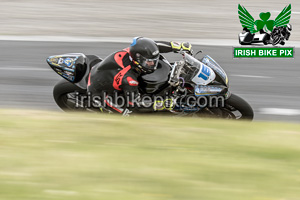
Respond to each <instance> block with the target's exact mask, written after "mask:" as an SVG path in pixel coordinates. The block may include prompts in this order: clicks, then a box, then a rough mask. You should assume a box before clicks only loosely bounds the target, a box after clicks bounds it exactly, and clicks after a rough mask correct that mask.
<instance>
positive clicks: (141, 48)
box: [129, 37, 159, 74]
mask: <svg viewBox="0 0 300 200" xmlns="http://www.w3.org/2000/svg"><path fill="white" fill-rule="evenodd" d="M129 53H130V56H131V58H132V60H133V63H134V64H135V65H136V66H137V67H138V68H139V69H140V70H141V71H142V72H143V73H145V74H149V73H152V72H154V71H155V70H156V68H157V64H158V60H159V50H158V46H157V44H156V43H155V42H154V41H153V40H151V39H149V38H145V37H135V38H133V42H132V44H131V45H130V49H129Z"/></svg>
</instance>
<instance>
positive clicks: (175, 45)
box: [171, 42, 193, 54]
mask: <svg viewBox="0 0 300 200" xmlns="http://www.w3.org/2000/svg"><path fill="white" fill-rule="evenodd" d="M171 46H172V49H173V51H174V52H177V51H180V50H183V51H186V52H187V53H189V54H192V53H193V50H192V45H191V44H190V43H189V42H182V43H179V42H171Z"/></svg>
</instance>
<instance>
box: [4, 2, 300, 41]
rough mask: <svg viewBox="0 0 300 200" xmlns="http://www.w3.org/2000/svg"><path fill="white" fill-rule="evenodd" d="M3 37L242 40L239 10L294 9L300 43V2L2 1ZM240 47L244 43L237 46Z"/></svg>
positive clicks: (256, 13)
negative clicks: (45, 36) (287, 6)
mask: <svg viewBox="0 0 300 200" xmlns="http://www.w3.org/2000/svg"><path fill="white" fill-rule="evenodd" d="M0 3H1V6H0V28H1V29H0V35H51V36H92V37H134V36H136V35H142V36H147V37H155V38H162V37H163V38H170V39H173V38H197V39H221V40H222V39H233V40H236V39H237V34H238V33H239V32H240V31H241V30H242V28H241V25H240V22H239V19H238V15H237V13H238V4H239V3H240V4H242V5H243V6H245V7H246V9H247V10H248V11H249V12H250V14H251V15H252V16H253V17H254V18H255V19H259V13H261V12H271V18H270V19H275V18H276V16H277V15H278V14H279V12H281V11H282V10H283V8H284V7H285V6H286V5H288V4H290V3H291V4H292V11H293V13H292V17H291V23H292V24H293V25H294V26H295V30H294V31H293V33H292V36H293V37H291V40H293V41H299V40H300V33H299V32H298V31H297V29H296V27H299V23H300V2H299V1H296V0H291V1H278V0H277V1H270V0H267V1H259V0H254V1H233V0H229V1H221V0H210V1H198V0H186V1H181V0H165V1H158V0H153V1H138V0H129V1H122V0H112V1H104V0H102V1H101V0H86V1H81V0H51V1H46V0H13V1H11V0H10V1H8V0H1V1H0ZM237 44H238V43H237Z"/></svg>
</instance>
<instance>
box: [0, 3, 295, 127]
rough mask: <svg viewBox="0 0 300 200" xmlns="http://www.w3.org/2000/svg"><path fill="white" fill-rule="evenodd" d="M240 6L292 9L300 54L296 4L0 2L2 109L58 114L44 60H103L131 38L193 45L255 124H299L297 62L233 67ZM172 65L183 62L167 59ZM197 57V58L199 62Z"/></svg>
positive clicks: (239, 62) (237, 62)
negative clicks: (79, 56) (222, 73)
mask: <svg viewBox="0 0 300 200" xmlns="http://www.w3.org/2000/svg"><path fill="white" fill-rule="evenodd" d="M238 3H241V4H242V5H243V6H245V8H246V9H247V10H248V11H249V12H250V14H251V15H252V16H253V17H254V18H255V19H259V13H261V12H270V13H271V18H270V19H275V18H276V16H277V15H278V14H279V13H280V12H281V11H282V10H283V8H284V7H285V6H286V5H288V4H289V3H291V4H292V15H291V20H290V23H291V24H292V25H293V31H292V32H291V37H290V40H289V41H287V43H286V46H296V47H298V46H299V44H300V43H299V42H300V33H299V31H298V27H299V23H300V2H299V1H296V0H293V1H289V2H286V1H263V2H262V1H243V2H236V1H220V0H210V1H196V0H187V1H178V0H172V1H171V0H166V1H156V0H155V1H137V0H131V1H117V0H112V1H96V0H87V1H81V0H52V1H44V0H39V1H35V0H22V1H21V0H14V1H6V0H1V1H0V44H1V49H0V51H1V57H0V62H1V65H0V71H1V73H0V88H1V93H0V106H1V107H4V108H8V107H9V108H35V109H36V108H38V109H46V110H47V109H51V110H58V108H57V106H56V105H55V103H54V101H53V98H52V89H53V86H54V85H55V83H56V82H58V81H59V80H60V77H59V76H58V75H56V74H55V73H54V72H53V71H51V69H50V68H49V66H47V64H46V62H45V60H46V58H47V57H48V56H50V55H57V54H64V53H70V52H81V53H84V54H96V55H99V56H100V57H102V58H104V57H106V56H107V55H109V54H110V53H112V52H114V51H118V50H120V49H123V48H125V47H127V46H128V45H129V44H130V42H131V40H132V38H133V37H135V36H145V37H150V38H153V39H156V40H166V41H172V40H177V41H190V42H191V43H192V45H193V48H194V51H198V50H203V52H204V53H203V54H202V55H204V54H208V55H210V56H212V57H213V58H214V59H215V60H216V61H217V62H219V64H220V65H221V66H222V67H223V68H224V69H225V70H226V72H227V74H228V75H229V78H230V87H231V91H232V92H234V93H236V94H238V95H240V96H242V97H243V98H244V99H246V100H247V101H249V102H250V104H251V105H252V106H253V109H254V111H255V119H256V120H280V121H282V120H283V121H294V122H299V120H300V104H299V97H300V96H299V92H296V91H299V80H300V79H299V77H300V71H299V64H300V63H299V59H298V55H297V52H298V49H295V51H296V54H295V58H294V59H276V60H275V59H232V46H238V45H239V43H238V34H239V33H240V32H241V30H242V27H241V24H240V22H239V18H238ZM166 56H167V58H168V59H170V61H175V60H179V59H181V58H180V57H179V56H178V55H175V54H166ZM200 56H201V55H200Z"/></svg>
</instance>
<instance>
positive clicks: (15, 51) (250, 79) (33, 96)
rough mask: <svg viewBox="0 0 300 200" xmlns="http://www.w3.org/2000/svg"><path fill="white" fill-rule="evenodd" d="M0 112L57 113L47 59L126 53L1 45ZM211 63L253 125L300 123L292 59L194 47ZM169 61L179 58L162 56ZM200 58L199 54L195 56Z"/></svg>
mask: <svg viewBox="0 0 300 200" xmlns="http://www.w3.org/2000/svg"><path fill="white" fill-rule="evenodd" d="M0 44H1V45H0V46H1V49H0V51H1V56H0V63H1V65H0V91H1V92H0V108H16V109H22V108H25V109H43V110H59V108H58V107H57V105H56V104H55V102H54V100H53V97H52V89H53V87H54V85H55V84H56V82H58V81H59V80H60V79H61V77H60V76H58V75H57V74H56V73H55V72H54V71H52V70H51V69H50V67H49V66H48V65H47V63H46V58H47V57H48V56H50V55H57V54H64V53H71V52H73V53H78V52H81V53H84V54H96V55H99V56H100V57H103V58H104V57H105V56H107V55H108V54H110V53H111V52H114V51H117V50H119V49H123V48H125V47H127V46H128V45H129V44H126V43H110V42H98V43H95V42H77V43H72V42H27V41H26V42H25V41H24V42H21V41H0ZM193 48H194V51H197V50H202V51H203V53H202V55H205V54H208V55H210V56H211V57H213V58H214V59H215V60H216V61H217V62H218V63H219V64H220V65H221V66H222V67H223V68H224V69H225V71H226V72H227V75H228V76H229V82H230V89H231V91H232V92H233V93H235V94H238V95H239V96H241V97H242V98H244V99H245V100H247V101H248V102H249V103H250V104H251V106H252V107H253V109H254V112H255V120H259V121H260V120H264V121H265V120H268V121H269V120H270V121H289V122H299V121H300V114H299V111H300V103H299V100H300V90H299V82H300V62H299V59H298V55H297V53H298V50H299V49H296V54H295V59H233V58H232V47H225V46H202V45H194V46H193ZM165 56H166V57H167V58H168V60H169V61H175V60H179V59H180V58H181V57H180V55H178V54H173V53H169V54H165ZM199 57H201V54H200V55H199Z"/></svg>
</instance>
